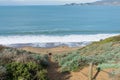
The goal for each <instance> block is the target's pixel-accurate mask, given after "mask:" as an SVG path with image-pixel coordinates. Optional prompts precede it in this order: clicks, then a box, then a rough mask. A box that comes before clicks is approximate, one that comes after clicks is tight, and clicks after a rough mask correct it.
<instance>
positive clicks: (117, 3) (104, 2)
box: [65, 0, 120, 6]
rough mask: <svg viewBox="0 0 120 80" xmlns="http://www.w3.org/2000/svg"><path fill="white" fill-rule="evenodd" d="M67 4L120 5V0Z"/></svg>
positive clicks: (72, 4)
mask: <svg viewBox="0 0 120 80" xmlns="http://www.w3.org/2000/svg"><path fill="white" fill-rule="evenodd" d="M65 5H67V6H76V5H77V6H82V5H115V6H120V0H100V1H96V2H92V3H70V4H65Z"/></svg>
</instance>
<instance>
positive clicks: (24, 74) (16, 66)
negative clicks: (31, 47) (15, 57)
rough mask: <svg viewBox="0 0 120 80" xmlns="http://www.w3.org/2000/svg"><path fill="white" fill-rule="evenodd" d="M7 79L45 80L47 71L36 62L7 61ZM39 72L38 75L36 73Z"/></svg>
mask: <svg viewBox="0 0 120 80" xmlns="http://www.w3.org/2000/svg"><path fill="white" fill-rule="evenodd" d="M6 69H7V80H47V72H45V70H44V69H43V68H42V66H40V65H38V64H36V63H32V62H29V63H16V62H13V63H9V64H7V65H6ZM38 73H39V75H38Z"/></svg>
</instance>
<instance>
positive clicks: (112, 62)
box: [0, 36, 120, 80]
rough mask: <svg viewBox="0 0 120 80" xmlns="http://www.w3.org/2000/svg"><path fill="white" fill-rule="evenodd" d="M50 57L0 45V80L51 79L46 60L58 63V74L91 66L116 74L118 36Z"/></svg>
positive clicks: (119, 67)
mask: <svg viewBox="0 0 120 80" xmlns="http://www.w3.org/2000/svg"><path fill="white" fill-rule="evenodd" d="M50 56H51V57H48V55H43V54H36V53H33V52H28V51H25V50H20V49H16V48H10V47H3V46H0V80H51V79H48V72H47V71H49V70H47V67H49V66H50V62H49V61H50V60H49V59H50V58H52V60H53V61H54V62H55V63H58V66H60V72H61V73H64V72H74V71H75V72H77V71H80V70H82V69H83V68H85V67H88V66H89V64H90V63H93V64H94V66H96V69H100V70H104V69H111V68H114V69H116V70H114V71H112V72H110V74H111V75H118V74H120V36H114V37H110V38H107V39H105V40H100V41H98V42H93V43H91V44H90V45H87V46H85V47H83V48H80V49H78V50H74V51H71V52H65V53H61V54H51V55H50ZM51 63H52V62H51ZM49 69H50V68H49ZM119 79H120V78H119Z"/></svg>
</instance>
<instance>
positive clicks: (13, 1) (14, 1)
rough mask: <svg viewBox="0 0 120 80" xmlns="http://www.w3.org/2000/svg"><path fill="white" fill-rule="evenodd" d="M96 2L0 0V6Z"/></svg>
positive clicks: (82, 0)
mask: <svg viewBox="0 0 120 80" xmlns="http://www.w3.org/2000/svg"><path fill="white" fill-rule="evenodd" d="M94 1H97V0H0V5H27V4H28V5H30V4H31V5H60V4H66V3H86V2H94Z"/></svg>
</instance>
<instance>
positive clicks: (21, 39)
mask: <svg viewBox="0 0 120 80" xmlns="http://www.w3.org/2000/svg"><path fill="white" fill-rule="evenodd" d="M115 35H118V34H92V35H65V36H47V35H24V36H20V35H17V36H0V44H1V45H10V44H27V43H70V42H91V41H99V40H101V39H105V38H108V37H111V36H115Z"/></svg>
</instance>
